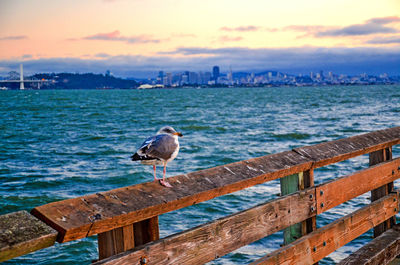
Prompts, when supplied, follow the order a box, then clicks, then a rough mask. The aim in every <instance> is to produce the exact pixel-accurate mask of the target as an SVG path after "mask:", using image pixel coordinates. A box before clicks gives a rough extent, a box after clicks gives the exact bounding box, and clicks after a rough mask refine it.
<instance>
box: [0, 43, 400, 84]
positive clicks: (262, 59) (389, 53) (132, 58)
mask: <svg viewBox="0 0 400 265" xmlns="http://www.w3.org/2000/svg"><path fill="white" fill-rule="evenodd" d="M100 57H101V56H100ZM100 57H99V56H97V57H95V56H92V57H88V58H48V59H26V60H23V61H22V62H23V64H24V70H25V72H26V73H27V74H30V73H34V72H56V73H57V72H81V73H85V72H93V73H104V72H105V71H106V70H111V71H112V72H113V73H114V74H115V75H116V76H121V77H137V78H146V77H154V76H155V75H156V73H157V71H159V70H164V71H171V72H178V71H211V69H212V66H214V65H219V66H220V68H221V71H222V72H224V71H227V70H228V69H229V66H232V68H233V70H234V71H248V72H261V71H265V70H279V71H282V72H286V73H291V74H299V73H303V74H305V73H309V72H310V71H314V72H315V71H319V70H324V71H332V72H334V73H337V74H360V73H364V72H365V73H369V74H381V73H385V72H386V73H388V74H390V75H400V47H398V46H396V47H391V48H382V47H380V48H377V47H369V48H321V47H301V48H281V49H278V48H275V49H271V48H263V49H251V48H245V47H230V48H205V47H181V48H177V49H176V50H173V51H168V52H160V53H159V54H158V55H156V56H140V55H118V56H111V55H110V56H108V57H104V58H100ZM19 63H20V61H18V62H16V61H11V60H8V61H4V60H3V61H0V69H4V71H3V70H2V71H1V72H0V74H1V75H6V74H7V72H9V71H12V70H16V69H18V67H19Z"/></svg>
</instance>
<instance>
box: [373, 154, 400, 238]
mask: <svg viewBox="0 0 400 265" xmlns="http://www.w3.org/2000/svg"><path fill="white" fill-rule="evenodd" d="M391 159H392V147H388V148H385V149H381V150H378V151H375V152H372V153H370V154H369V166H373V165H376V164H379V163H382V162H384V161H388V160H391ZM377 177H380V176H377ZM392 191H393V182H390V183H388V184H386V185H383V186H381V187H379V188H377V189H374V190H371V201H372V202H373V201H376V200H378V199H379V198H382V197H384V196H386V195H388V194H389V193H390V192H392ZM395 224H396V218H395V217H392V218H390V219H388V220H386V221H385V222H383V223H381V224H379V225H377V226H375V227H374V237H378V236H379V235H380V234H382V233H383V232H385V231H386V230H388V229H389V228H391V227H392V226H393V225H395Z"/></svg>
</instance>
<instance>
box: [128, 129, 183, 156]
mask: <svg viewBox="0 0 400 265" xmlns="http://www.w3.org/2000/svg"><path fill="white" fill-rule="evenodd" d="M177 147H178V145H177V144H176V142H175V139H174V138H173V137H172V136H170V135H168V134H159V135H156V136H152V137H149V138H147V139H146V140H145V141H144V142H143V144H142V145H141V146H140V147H139V150H138V151H137V152H136V154H137V155H138V156H139V157H140V158H139V159H135V160H151V159H159V160H167V159H169V158H170V157H171V156H172V154H173V152H174V151H175V150H176V148H177ZM136 154H135V155H136ZM135 155H134V156H135ZM135 157H136V156H135Z"/></svg>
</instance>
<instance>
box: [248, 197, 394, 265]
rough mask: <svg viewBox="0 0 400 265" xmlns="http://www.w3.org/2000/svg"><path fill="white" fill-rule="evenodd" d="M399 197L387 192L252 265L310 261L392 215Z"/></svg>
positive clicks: (331, 250) (308, 262) (328, 252)
mask: <svg viewBox="0 0 400 265" xmlns="http://www.w3.org/2000/svg"><path fill="white" fill-rule="evenodd" d="M398 198H399V196H398V194H397V193H393V194H390V195H387V196H385V197H383V198H381V199H379V200H377V201H375V202H373V203H371V204H370V205H367V206H365V207H363V208H361V209H359V210H357V211H356V212H354V213H351V214H349V215H346V216H344V217H342V218H340V219H338V220H336V221H334V222H332V223H330V224H328V225H326V226H324V227H322V228H319V229H317V230H316V231H314V232H312V233H310V234H308V235H305V236H303V237H301V238H300V239H298V240H296V241H295V242H293V243H291V244H289V245H287V246H284V247H282V248H280V249H278V250H276V251H274V252H272V253H270V254H268V255H266V256H265V257H263V258H261V259H259V260H257V261H255V262H253V263H251V264H285V265H289V264H313V263H315V262H317V261H319V260H321V259H322V258H324V257H325V256H327V255H329V254H330V253H331V252H333V251H335V250H336V249H338V248H340V247H341V246H343V245H345V244H347V243H348V242H350V241H351V240H353V239H355V238H357V237H358V236H360V235H362V234H363V233H365V232H366V231H368V230H369V229H371V228H372V227H374V226H376V225H377V224H379V223H382V222H384V221H385V220H387V219H389V218H390V217H392V216H393V215H395V214H396V213H397V212H398Z"/></svg>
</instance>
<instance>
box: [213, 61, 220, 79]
mask: <svg viewBox="0 0 400 265" xmlns="http://www.w3.org/2000/svg"><path fill="white" fill-rule="evenodd" d="M218 77H219V66H217V65H216V66H214V67H213V80H214V81H215V83H217V82H218Z"/></svg>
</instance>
